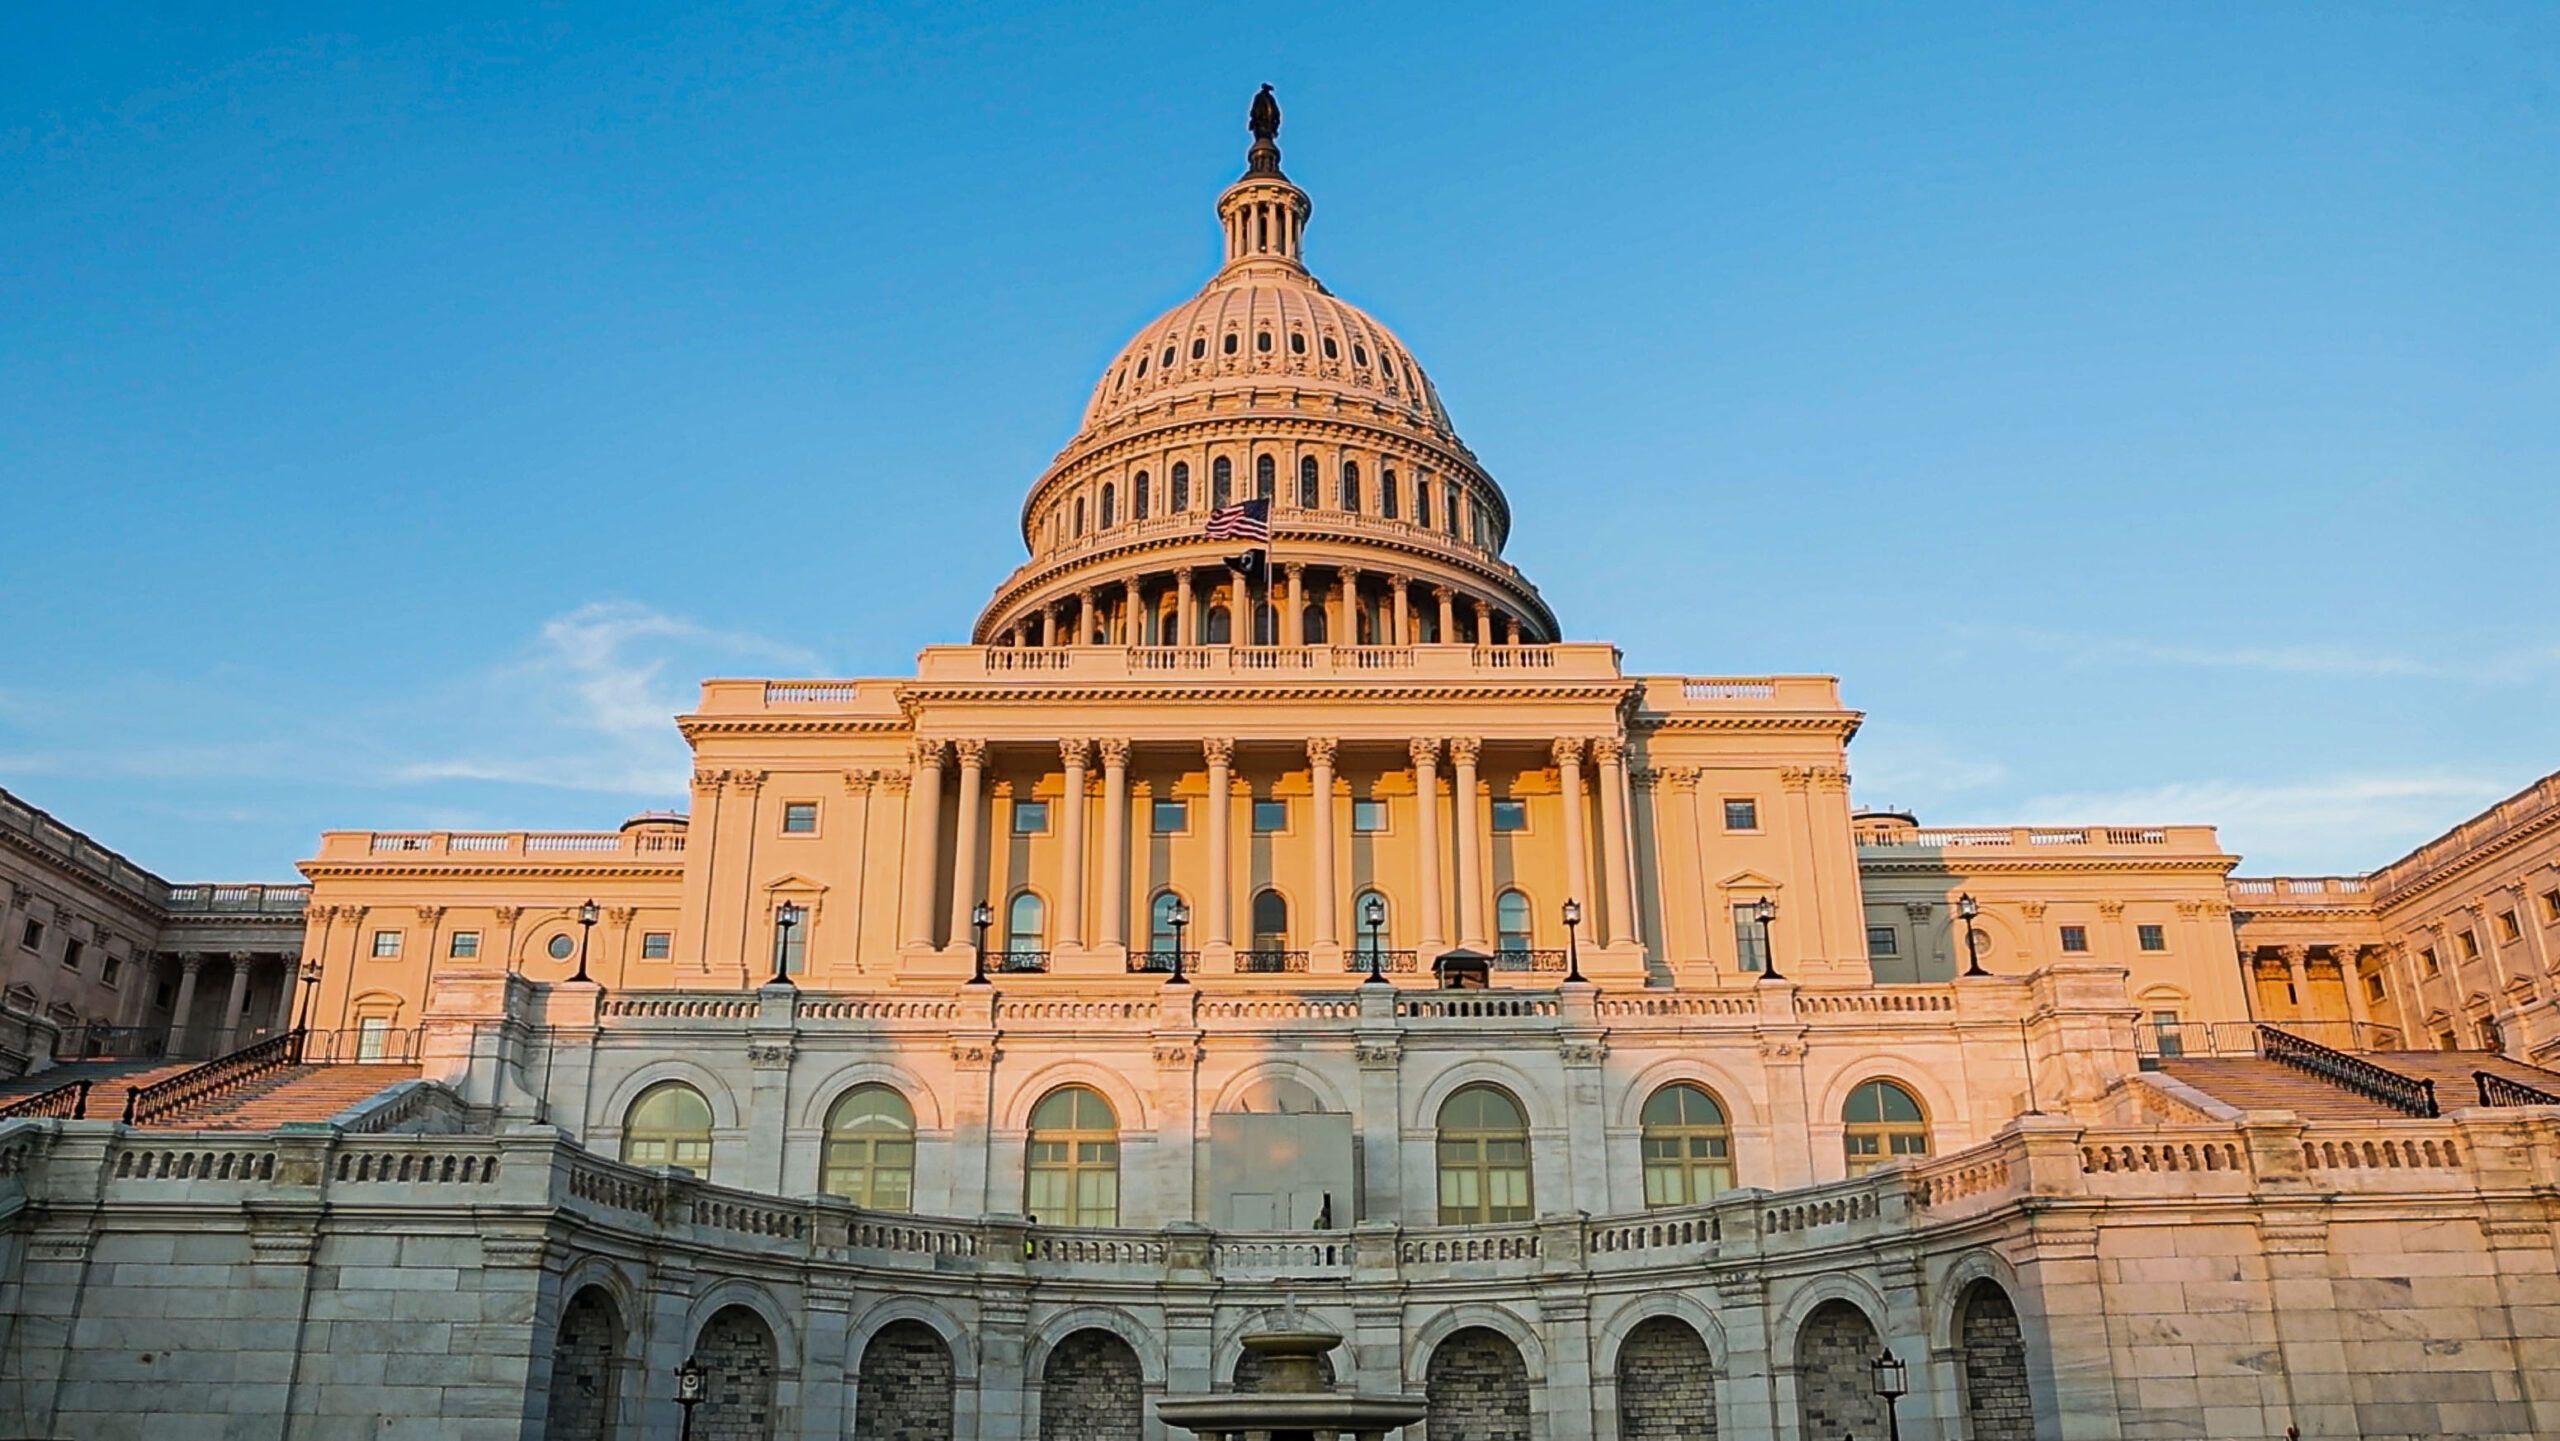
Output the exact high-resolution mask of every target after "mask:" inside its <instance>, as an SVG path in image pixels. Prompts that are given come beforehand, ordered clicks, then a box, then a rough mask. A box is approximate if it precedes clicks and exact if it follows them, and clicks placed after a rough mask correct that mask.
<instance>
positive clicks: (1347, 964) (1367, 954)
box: [1342, 946, 1421, 974]
mask: <svg viewBox="0 0 2560 1441" xmlns="http://www.w3.org/2000/svg"><path fill="white" fill-rule="evenodd" d="M1372 956H1375V957H1376V958H1377V962H1378V969H1379V970H1381V971H1385V972H1389V973H1390V974H1392V973H1395V972H1410V971H1412V970H1413V968H1414V967H1415V966H1416V965H1418V964H1420V960H1421V953H1420V952H1418V951H1390V950H1380V951H1372V950H1370V949H1369V948H1368V947H1366V946H1361V947H1359V948H1358V949H1355V950H1349V951H1344V952H1343V953H1342V969H1343V970H1345V971H1357V972H1361V973H1363V974H1365V973H1366V972H1367V971H1368V969H1369V960H1370V958H1371V957H1372Z"/></svg>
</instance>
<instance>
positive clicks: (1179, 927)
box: [1164, 896, 1191, 986]
mask: <svg viewBox="0 0 2560 1441" xmlns="http://www.w3.org/2000/svg"><path fill="white" fill-rule="evenodd" d="M1164 918H1165V920H1166V922H1167V923H1169V924H1170V925H1172V927H1173V979H1171V980H1169V981H1166V982H1165V984H1166V985H1168V986H1187V985H1190V984H1191V978H1190V977H1188V976H1185V975H1184V974H1182V933H1183V932H1184V931H1185V930H1187V929H1189V928H1190V925H1191V908H1190V907H1189V906H1186V905H1184V904H1183V903H1182V898H1181V897H1180V896H1176V897H1174V898H1173V904H1172V905H1170V906H1168V907H1166V908H1165V913H1164Z"/></svg>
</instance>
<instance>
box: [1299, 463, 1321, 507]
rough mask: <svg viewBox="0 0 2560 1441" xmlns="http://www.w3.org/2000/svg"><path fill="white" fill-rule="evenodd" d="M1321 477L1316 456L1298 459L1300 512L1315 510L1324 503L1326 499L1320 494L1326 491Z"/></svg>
mask: <svg viewBox="0 0 2560 1441" xmlns="http://www.w3.org/2000/svg"><path fill="white" fill-rule="evenodd" d="M1320 475H1321V473H1320V472H1319V470H1318V469H1317V466H1316V458H1315V457H1314V456H1312V455H1302V456H1300V457H1298V508H1299V509H1300V510H1313V509H1315V508H1316V507H1317V506H1318V505H1321V504H1322V503H1323V502H1324V497H1323V495H1322V494H1321V493H1320V492H1321V491H1322V490H1323V489H1324V482H1323V480H1322V479H1321V478H1320Z"/></svg>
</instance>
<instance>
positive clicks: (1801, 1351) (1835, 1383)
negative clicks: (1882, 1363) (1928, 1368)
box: [1796, 1301, 1886, 1441]
mask: <svg viewBox="0 0 2560 1441" xmlns="http://www.w3.org/2000/svg"><path fill="white" fill-rule="evenodd" d="M1883 1344H1884V1343H1883V1341H1882V1340H1881V1339H1880V1338H1879V1337H1877V1335H1876V1328H1875V1325H1874V1323H1873V1322H1870V1321H1869V1320H1868V1319H1867V1316H1866V1313H1865V1312H1863V1311H1861V1310H1859V1309H1858V1308H1857V1307H1856V1306H1855V1305H1853V1304H1852V1303H1850V1302H1847V1301H1825V1302H1823V1303H1822V1304H1821V1305H1820V1306H1817V1307H1815V1308H1814V1312H1813V1314H1812V1315H1811V1316H1808V1317H1806V1318H1805V1323H1804V1329H1802V1330H1801V1331H1798V1332H1797V1333H1796V1405H1797V1407H1798V1408H1799V1412H1800V1414H1801V1415H1802V1417H1803V1419H1802V1421H1801V1422H1799V1423H1798V1424H1799V1426H1800V1427H1801V1430H1800V1432H1799V1434H1800V1435H1802V1436H1803V1437H1804V1438H1805V1441H1816V1438H1827V1437H1832V1436H1840V1437H1849V1436H1856V1435H1859V1434H1860V1433H1864V1434H1866V1435H1868V1436H1881V1435H1883V1434H1884V1431H1885V1424H1886V1423H1885V1414H1884V1412H1885V1407H1884V1402H1883V1401H1881V1400H1879V1399H1877V1397H1876V1390H1875V1378H1874V1373H1873V1372H1871V1371H1870V1370H1869V1369H1868V1367H1869V1365H1870V1364H1871V1363H1873V1362H1874V1360H1875V1358H1876V1353H1877V1352H1878V1351H1880V1350H1882V1349H1883Z"/></svg>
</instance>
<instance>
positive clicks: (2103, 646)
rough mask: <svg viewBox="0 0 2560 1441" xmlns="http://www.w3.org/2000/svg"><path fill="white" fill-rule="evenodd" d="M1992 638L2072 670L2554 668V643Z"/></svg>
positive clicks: (2557, 665) (2394, 672) (2429, 676)
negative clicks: (2422, 648)
mask: <svg viewBox="0 0 2560 1441" xmlns="http://www.w3.org/2000/svg"><path fill="white" fill-rule="evenodd" d="M1998 635H1999V636H2000V637H2001V638H2003V639H2005V640H2009V641H2014V642H2016V643H2018V644H2021V645H2026V646H2030V647H2033V648H2035V649H2037V650H2041V651H2044V652H2046V653H2048V654H2051V655H2057V656H2060V657H2061V658H2063V659H2064V660H2066V661H2068V662H2071V663H2073V664H2076V665H2120V664H2124V663H2127V662H2131V663H2135V664H2147V665H2170V666H2196V667H2202V668H2206V669H2214V670H2249V671H2259V672H2263V673H2266V674H2271V675H2299V676H2316V677H2321V678H2325V679H2335V680H2394V679H2421V680H2442V681H2467V682H2481V681H2487V682H2494V683H2498V684H2515V683H2517V682H2520V681H2528V680H2534V679H2538V678H2540V677H2542V676H2545V675H2548V674H2550V673H2551V672H2553V671H2554V670H2560V646H2537V647H2528V648H2526V649H2523V650H2518V651H2512V652H2509V653H2507V654H2505V655H2499V656H2490V657H2486V658H2484V659H2479V660H2468V661H2447V660H2441V659H2429V658H2421V657H2418V656H2410V655H2399V654H2394V653H2392V652H2388V651H2376V650H2367V649H2363V648H2361V647H2357V646H2350V645H2296V646H2209V645H2180V644H2172V643H2164V642H2160V641H2150V640H2140V639H2136V638H2133V637H2129V636H2097V635H2078V634H2074V633H2071V632H2068V631H2049V630H2033V629H2015V630H2006V631H2001V632H1998Z"/></svg>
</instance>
